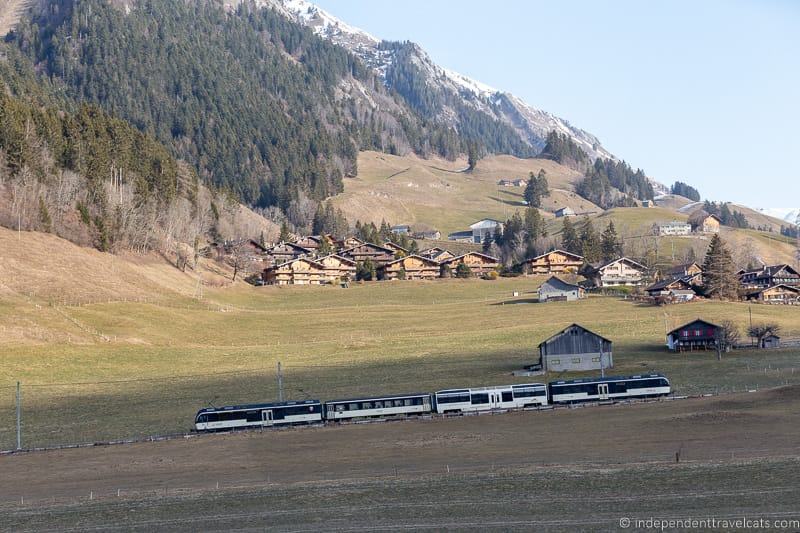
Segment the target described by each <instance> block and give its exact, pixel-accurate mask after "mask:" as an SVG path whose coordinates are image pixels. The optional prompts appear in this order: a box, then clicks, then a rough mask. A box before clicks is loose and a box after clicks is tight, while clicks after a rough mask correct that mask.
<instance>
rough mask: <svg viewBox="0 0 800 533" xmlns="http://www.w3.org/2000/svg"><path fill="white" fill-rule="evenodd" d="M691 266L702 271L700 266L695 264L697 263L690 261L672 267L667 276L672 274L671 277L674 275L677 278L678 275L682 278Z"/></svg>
mask: <svg viewBox="0 0 800 533" xmlns="http://www.w3.org/2000/svg"><path fill="white" fill-rule="evenodd" d="M693 266H695V267H697V268H698V269H700V270H703V267H701V266H700V265H699V264H698V263H697V261H692V262H691V263H684V264H682V265H675V266H674V267H672V268H671V269H670V270H669V274H673V275H676V276H679V275H680V276H683V275H685V274H686V272H687V271H688V270H689V269H690V268H691V267H693Z"/></svg>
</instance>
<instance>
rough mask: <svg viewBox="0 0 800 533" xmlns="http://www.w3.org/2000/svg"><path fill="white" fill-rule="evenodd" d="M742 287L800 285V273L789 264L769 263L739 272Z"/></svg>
mask: <svg viewBox="0 0 800 533" xmlns="http://www.w3.org/2000/svg"><path fill="white" fill-rule="evenodd" d="M739 281H740V282H741V284H742V285H743V286H744V287H748V288H753V289H755V288H765V287H773V286H775V285H791V286H800V274H798V272H797V270H795V269H794V268H792V267H791V266H789V265H771V266H765V267H763V268H759V269H756V270H748V271H745V272H741V273H740V274H739Z"/></svg>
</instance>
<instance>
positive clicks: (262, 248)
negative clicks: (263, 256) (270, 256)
mask: <svg viewBox="0 0 800 533" xmlns="http://www.w3.org/2000/svg"><path fill="white" fill-rule="evenodd" d="M248 242H249V243H250V244H252V245H253V246H255V247H256V248H258V249H259V250H261V251H262V252H266V251H267V247H266V246H263V245H262V244H261V243H260V242H258V241H257V240H255V239H249V241H248Z"/></svg>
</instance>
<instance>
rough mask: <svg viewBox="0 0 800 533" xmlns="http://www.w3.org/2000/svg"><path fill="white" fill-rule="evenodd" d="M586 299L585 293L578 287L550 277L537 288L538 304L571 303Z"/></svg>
mask: <svg viewBox="0 0 800 533" xmlns="http://www.w3.org/2000/svg"><path fill="white" fill-rule="evenodd" d="M585 297H586V291H585V290H584V288H583V287H581V286H580V285H573V284H572V283H567V282H566V281H564V280H562V279H560V278H558V277H556V276H551V277H550V278H549V279H548V280H547V281H545V282H544V283H542V285H541V286H540V287H539V301H540V302H557V301H562V302H572V301H575V300H580V299H582V298H585Z"/></svg>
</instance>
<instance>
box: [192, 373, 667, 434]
mask: <svg viewBox="0 0 800 533" xmlns="http://www.w3.org/2000/svg"><path fill="white" fill-rule="evenodd" d="M671 392H672V389H671V387H670V383H669V379H667V378H666V376H664V375H662V374H645V375H637V376H616V377H595V378H580V379H571V380H560V381H551V382H550V383H548V384H546V385H545V384H544V383H523V384H518V385H500V386H493V387H480V388H464V389H446V390H440V391H438V392H434V393H418V394H391V395H382V396H374V397H364V398H349V399H343V400H328V401H324V402H323V401H320V400H296V401H287V402H273V403H256V404H246V405H229V406H225V407H207V408H204V409H200V410H199V411H198V412H197V415H196V416H195V422H194V426H195V430H196V431H199V432H210V431H226V430H233V429H243V428H250V427H262V428H263V427H275V426H294V425H306V424H324V423H332V422H337V421H338V422H340V421H345V420H353V419H368V418H391V417H406V416H420V415H426V414H433V413H437V414H443V415H446V414H463V413H470V412H480V411H492V410H512V409H524V408H530V407H544V406H547V405H559V404H572V403H580V402H591V401H618V400H624V399H630V398H655V397H660V396H666V395H668V394H670V393H671Z"/></svg>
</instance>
